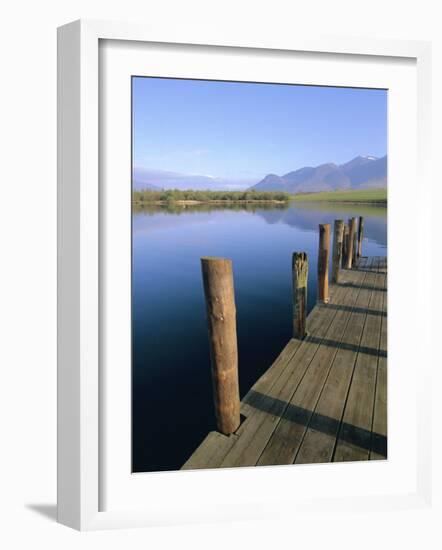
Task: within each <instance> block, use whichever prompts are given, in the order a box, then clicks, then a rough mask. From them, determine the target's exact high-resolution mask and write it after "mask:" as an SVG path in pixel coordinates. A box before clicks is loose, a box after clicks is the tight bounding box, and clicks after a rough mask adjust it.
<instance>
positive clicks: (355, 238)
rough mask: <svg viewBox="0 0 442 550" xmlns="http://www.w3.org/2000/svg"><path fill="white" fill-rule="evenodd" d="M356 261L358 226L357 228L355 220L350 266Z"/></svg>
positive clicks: (353, 265)
mask: <svg viewBox="0 0 442 550" xmlns="http://www.w3.org/2000/svg"><path fill="white" fill-rule="evenodd" d="M357 263H358V228H357V222H356V220H355V234H354V237H353V260H352V267H355V266H356V264H357Z"/></svg>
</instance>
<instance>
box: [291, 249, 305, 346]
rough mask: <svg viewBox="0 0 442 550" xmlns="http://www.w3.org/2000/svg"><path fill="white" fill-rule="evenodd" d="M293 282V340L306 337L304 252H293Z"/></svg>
mask: <svg viewBox="0 0 442 550" xmlns="http://www.w3.org/2000/svg"><path fill="white" fill-rule="evenodd" d="M292 281H293V338H299V339H300V340H301V339H302V338H304V336H305V335H306V317H307V281H308V257H307V254H306V252H294V253H293V258H292Z"/></svg>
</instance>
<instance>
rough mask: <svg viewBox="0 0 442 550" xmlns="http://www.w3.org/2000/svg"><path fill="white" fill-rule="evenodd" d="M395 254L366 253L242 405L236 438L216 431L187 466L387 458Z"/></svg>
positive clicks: (283, 351) (333, 289)
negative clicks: (391, 259)
mask: <svg viewBox="0 0 442 550" xmlns="http://www.w3.org/2000/svg"><path fill="white" fill-rule="evenodd" d="M386 273H387V262H386V258H379V257H376V258H366V257H361V258H360V259H359V261H358V265H357V267H356V269H352V270H342V273H341V275H342V276H341V278H340V282H339V284H337V285H331V287H330V297H331V299H330V303H329V304H327V305H316V306H315V307H314V308H313V310H312V312H311V313H310V315H309V317H308V323H307V331H308V335H307V337H306V338H305V339H304V340H302V341H301V340H297V339H291V340H290V341H289V342H288V343H287V345H286V346H285V347H284V349H283V350H282V351H281V353H280V354H279V356H278V357H277V358H276V360H275V361H274V363H273V364H272V366H271V367H270V368H269V369H268V370H267V371H266V373H265V374H264V375H263V376H261V377H260V378H259V380H257V382H256V383H255V384H254V385H253V387H252V388H251V390H250V391H249V392H248V393H247V394H246V396H245V397H244V398H243V400H242V403H241V413H242V414H243V415H244V416H245V417H246V418H245V420H244V421H243V423H242V424H241V426H240V427H239V428H238V430H237V431H236V432H235V434H232V435H230V436H224V435H222V434H220V433H218V432H215V431H214V432H210V433H209V434H208V435H207V437H206V438H205V439H204V440H203V442H202V443H201V444H200V445H199V447H198V448H197V449H196V451H195V452H194V453H193V454H192V456H191V457H190V458H189V459H188V461H187V462H186V463H185V464H184V466H183V467H182V468H183V469H186V470H188V469H200V468H217V467H235V466H253V465H270V464H289V463H293V462H295V463H314V462H328V461H332V460H335V461H345V460H367V459H368V458H370V459H371V460H379V459H384V458H385V456H386V442H387V401H386V400H387V359H386V350H387V348H386V346H387V320H386V313H387V292H386V290H387V286H386V280H387V275H386Z"/></svg>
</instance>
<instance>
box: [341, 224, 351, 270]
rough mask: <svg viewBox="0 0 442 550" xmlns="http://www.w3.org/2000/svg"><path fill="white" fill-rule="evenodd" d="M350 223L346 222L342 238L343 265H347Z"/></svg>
mask: <svg viewBox="0 0 442 550" xmlns="http://www.w3.org/2000/svg"><path fill="white" fill-rule="evenodd" d="M348 232H349V229H348V224H346V223H344V238H343V240H342V264H341V265H342V267H347V258H348Z"/></svg>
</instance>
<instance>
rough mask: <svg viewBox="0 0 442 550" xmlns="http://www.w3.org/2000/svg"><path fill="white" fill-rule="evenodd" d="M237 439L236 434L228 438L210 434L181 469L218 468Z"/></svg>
mask: <svg viewBox="0 0 442 550" xmlns="http://www.w3.org/2000/svg"><path fill="white" fill-rule="evenodd" d="M236 439H237V436H236V435H234V434H232V435H229V436H227V435H223V434H221V433H219V432H210V433H209V434H208V435H207V437H206V438H205V439H204V440H203V441H202V443H201V444H200V445H199V447H198V448H197V449H196V450H195V451H194V452H193V454H192V455H191V456H190V458H189V459H188V460H187V462H185V464H184V465H183V466H182V467H181V469H182V470H199V469H201V468H218V466H219V465H220V463H221V461H222V460H223V458H224V457H225V456H226V454H227V453H228V451H229V450H230V449H231V448H232V446H233V444H234V442H235V440H236Z"/></svg>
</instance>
